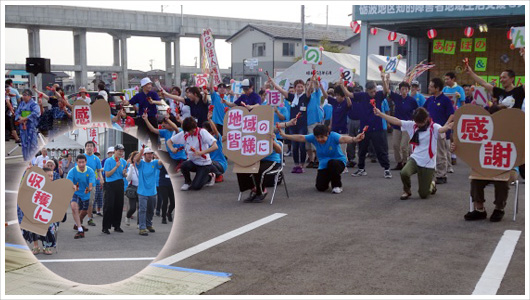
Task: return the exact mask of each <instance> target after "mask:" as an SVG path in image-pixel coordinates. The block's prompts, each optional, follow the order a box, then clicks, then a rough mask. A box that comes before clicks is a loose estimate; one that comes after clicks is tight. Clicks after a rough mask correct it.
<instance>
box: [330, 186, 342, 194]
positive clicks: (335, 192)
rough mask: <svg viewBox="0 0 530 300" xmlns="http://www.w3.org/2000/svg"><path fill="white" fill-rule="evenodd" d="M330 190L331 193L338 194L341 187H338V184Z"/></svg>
mask: <svg viewBox="0 0 530 300" xmlns="http://www.w3.org/2000/svg"><path fill="white" fill-rule="evenodd" d="M331 192H332V193H333V194H340V193H342V188H341V187H338V186H337V187H334V188H333V189H332V190H331Z"/></svg>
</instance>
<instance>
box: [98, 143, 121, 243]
mask: <svg viewBox="0 0 530 300" xmlns="http://www.w3.org/2000/svg"><path fill="white" fill-rule="evenodd" d="M124 150H125V148H124V147H123V145H122V144H117V145H116V146H114V155H113V156H112V157H109V158H108V159H107V160H106V161H105V175H106V179H107V180H106V182H105V188H104V190H105V194H104V197H105V201H104V203H103V228H102V230H101V232H103V233H106V234H110V231H109V230H110V228H111V227H114V231H115V232H123V230H122V229H121V226H120V224H121V217H122V212H123V196H124V190H125V188H124V185H125V182H124V179H125V178H127V161H126V160H125V159H124V158H123V157H124V154H125V151H124Z"/></svg>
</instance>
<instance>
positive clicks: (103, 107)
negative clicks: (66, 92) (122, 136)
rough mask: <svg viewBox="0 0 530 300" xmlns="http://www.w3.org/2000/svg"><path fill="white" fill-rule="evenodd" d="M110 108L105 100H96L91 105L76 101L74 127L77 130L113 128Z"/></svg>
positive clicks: (73, 110) (73, 113)
mask: <svg viewBox="0 0 530 300" xmlns="http://www.w3.org/2000/svg"><path fill="white" fill-rule="evenodd" d="M110 115H111V114H110V106H109V103H108V102H107V101H105V100H104V99H100V100H96V101H95V102H94V103H92V104H91V105H89V104H86V102H85V101H83V100H76V101H75V102H74V104H73V109H72V126H73V128H74V129H76V128H89V127H107V128H111V127H112V121H111V119H110Z"/></svg>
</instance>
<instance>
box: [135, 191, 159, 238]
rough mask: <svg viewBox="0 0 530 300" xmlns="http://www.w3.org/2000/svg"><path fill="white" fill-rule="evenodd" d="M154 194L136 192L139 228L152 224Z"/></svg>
mask: <svg viewBox="0 0 530 300" xmlns="http://www.w3.org/2000/svg"><path fill="white" fill-rule="evenodd" d="M155 203H156V195H153V196H142V195H140V194H138V205H139V207H140V209H139V212H138V220H139V226H140V230H142V229H146V228H147V227H149V226H153V215H154V210H155Z"/></svg>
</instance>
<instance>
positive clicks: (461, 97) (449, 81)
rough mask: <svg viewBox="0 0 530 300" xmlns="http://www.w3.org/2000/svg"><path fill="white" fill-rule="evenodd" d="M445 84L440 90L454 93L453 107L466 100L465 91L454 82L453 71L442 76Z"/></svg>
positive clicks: (462, 103)
mask: <svg viewBox="0 0 530 300" xmlns="http://www.w3.org/2000/svg"><path fill="white" fill-rule="evenodd" d="M444 83H445V86H444V88H443V90H442V92H443V93H444V94H446V95H447V94H454V95H455V97H454V102H453V107H455V108H458V107H460V106H462V105H464V104H465V102H466V92H465V91H464V89H463V88H462V87H461V86H459V85H458V83H456V75H455V73H454V72H447V73H445V76H444Z"/></svg>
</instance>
